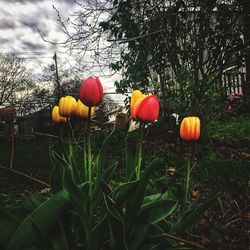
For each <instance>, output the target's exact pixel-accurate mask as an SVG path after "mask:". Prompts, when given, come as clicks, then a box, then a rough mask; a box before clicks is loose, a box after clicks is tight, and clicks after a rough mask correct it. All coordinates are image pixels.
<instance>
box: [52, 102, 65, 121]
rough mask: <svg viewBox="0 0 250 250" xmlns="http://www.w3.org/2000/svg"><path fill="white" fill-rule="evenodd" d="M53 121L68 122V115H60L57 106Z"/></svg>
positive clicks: (53, 113)
mask: <svg viewBox="0 0 250 250" xmlns="http://www.w3.org/2000/svg"><path fill="white" fill-rule="evenodd" d="M52 121H53V122H55V123H66V122H67V118H66V117H63V116H60V114H59V107H58V106H55V107H54V108H53V110H52Z"/></svg>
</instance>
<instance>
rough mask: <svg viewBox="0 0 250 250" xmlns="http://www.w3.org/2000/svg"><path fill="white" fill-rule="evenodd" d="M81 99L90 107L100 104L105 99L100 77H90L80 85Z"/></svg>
mask: <svg viewBox="0 0 250 250" xmlns="http://www.w3.org/2000/svg"><path fill="white" fill-rule="evenodd" d="M79 99H80V100H81V101H82V103H83V104H85V105H86V106H88V107H93V106H97V105H99V104H100V103H101V102H102V100H103V88H102V84H101V82H100V80H99V78H98V77H96V78H95V77H92V76H91V77H89V78H87V79H86V80H84V81H83V82H82V84H81V86H80V90H79Z"/></svg>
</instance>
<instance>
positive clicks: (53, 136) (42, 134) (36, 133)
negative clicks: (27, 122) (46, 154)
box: [33, 132, 58, 138]
mask: <svg viewBox="0 0 250 250" xmlns="http://www.w3.org/2000/svg"><path fill="white" fill-rule="evenodd" d="M33 134H34V135H41V136H47V137H52V138H58V136H57V135H51V134H44V133H39V132H33Z"/></svg>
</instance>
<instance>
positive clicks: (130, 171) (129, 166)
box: [125, 135, 135, 181]
mask: <svg viewBox="0 0 250 250" xmlns="http://www.w3.org/2000/svg"><path fill="white" fill-rule="evenodd" d="M125 147H126V148H125V168H126V180H127V181H129V180H130V179H131V178H132V176H133V175H134V174H135V157H134V152H135V149H134V147H133V146H132V145H130V144H129V137H128V135H127V137H126V141H125Z"/></svg>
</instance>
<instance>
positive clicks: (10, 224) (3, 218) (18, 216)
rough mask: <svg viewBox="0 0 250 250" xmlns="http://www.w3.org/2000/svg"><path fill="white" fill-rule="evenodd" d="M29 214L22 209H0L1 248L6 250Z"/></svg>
mask: <svg viewBox="0 0 250 250" xmlns="http://www.w3.org/2000/svg"><path fill="white" fill-rule="evenodd" d="M26 215H27V213H26V212H25V211H24V210H23V209H21V208H15V207H6V208H0V232H1V233H0V247H1V249H5V247H6V245H7V243H8V241H9V239H10V237H11V235H12V234H13V233H14V232H15V230H16V229H17V227H18V226H19V225H20V223H21V222H22V221H23V220H24V218H25V217H26Z"/></svg>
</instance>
